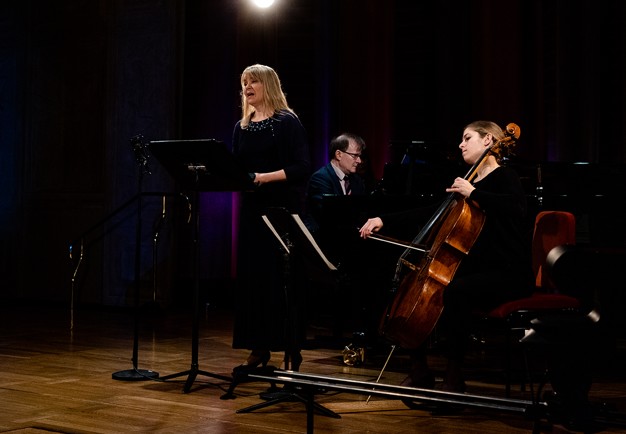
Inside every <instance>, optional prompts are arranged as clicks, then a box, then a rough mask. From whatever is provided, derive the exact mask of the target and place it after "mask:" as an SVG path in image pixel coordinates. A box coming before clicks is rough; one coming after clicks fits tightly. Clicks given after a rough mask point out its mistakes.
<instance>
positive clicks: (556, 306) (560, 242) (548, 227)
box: [487, 211, 582, 397]
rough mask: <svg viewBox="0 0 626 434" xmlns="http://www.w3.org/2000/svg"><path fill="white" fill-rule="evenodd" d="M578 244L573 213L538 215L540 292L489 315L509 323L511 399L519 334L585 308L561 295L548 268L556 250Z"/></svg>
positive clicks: (535, 242)
mask: <svg viewBox="0 0 626 434" xmlns="http://www.w3.org/2000/svg"><path fill="white" fill-rule="evenodd" d="M575 243H576V218H575V216H574V215H573V214H572V213H570V212H566V211H541V212H540V213H539V214H537V216H536V218H535V226H534V230H533V237H532V266H533V271H534V273H535V277H536V280H535V286H536V290H535V292H534V293H533V294H532V295H531V296H530V297H526V298H522V299H520V300H514V301H510V302H507V303H504V304H502V305H500V306H498V307H496V308H495V309H493V310H492V311H491V312H489V313H488V314H487V319H488V320H490V321H492V320H496V321H498V322H504V323H505V340H506V367H505V370H506V386H505V387H506V392H505V393H506V396H507V397H509V396H510V393H511V353H512V351H511V346H512V336H513V334H514V333H515V331H520V332H521V331H523V330H528V329H529V328H530V321H531V320H532V319H534V318H537V317H538V316H541V315H545V314H547V313H555V312H556V313H563V312H579V311H580V309H581V307H582V306H581V305H582V303H581V301H580V300H579V299H578V298H575V297H572V296H569V295H566V294H563V293H560V292H559V289H558V288H557V285H555V283H554V282H553V280H552V279H551V277H550V273H549V270H548V266H547V265H546V259H547V257H548V254H549V253H550V251H551V250H552V249H554V248H555V247H559V246H565V245H567V246H571V245H574V244H575ZM522 386H523V385H522Z"/></svg>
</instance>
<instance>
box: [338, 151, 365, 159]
mask: <svg viewBox="0 0 626 434" xmlns="http://www.w3.org/2000/svg"><path fill="white" fill-rule="evenodd" d="M339 152H343V153H344V154H348V155H349V156H351V157H352V158H354V159H355V160H356V159H357V158H361V154H355V153H354V152H346V151H342V150H341V149H339Z"/></svg>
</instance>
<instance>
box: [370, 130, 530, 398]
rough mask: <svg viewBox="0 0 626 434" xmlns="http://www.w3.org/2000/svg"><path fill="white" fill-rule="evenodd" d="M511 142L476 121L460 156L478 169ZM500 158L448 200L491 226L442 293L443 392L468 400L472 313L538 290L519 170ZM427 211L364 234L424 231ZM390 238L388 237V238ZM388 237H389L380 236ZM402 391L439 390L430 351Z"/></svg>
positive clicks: (417, 358)
mask: <svg viewBox="0 0 626 434" xmlns="http://www.w3.org/2000/svg"><path fill="white" fill-rule="evenodd" d="M504 137H505V134H504V132H503V131H502V129H501V128H500V127H499V126H498V125H497V124H496V123H494V122H490V121H476V122H472V123H470V124H469V125H467V126H466V127H465V129H464V131H463V136H462V140H461V143H460V144H459V149H460V150H461V154H462V157H463V160H464V161H465V162H466V163H467V164H469V165H474V164H475V163H476V162H477V161H479V160H480V158H481V156H483V154H484V153H485V150H486V149H487V148H489V147H490V146H492V145H493V144H494V143H495V142H496V141H499V140H502V139H503V138H504ZM501 163H502V161H501V156H500V155H498V154H491V153H489V154H487V155H486V156H483V160H482V161H481V162H480V165H479V166H478V167H477V170H476V176H475V177H474V178H473V179H471V181H470V180H466V179H464V178H456V179H454V182H453V183H452V185H450V187H448V188H446V191H447V192H448V193H458V194H459V195H461V196H463V197H464V198H468V199H469V200H471V201H473V202H474V203H475V204H477V206H478V207H479V208H480V209H481V210H482V211H483V212H484V214H485V220H484V226H483V229H482V231H481V232H480V234H479V235H478V238H477V239H476V241H475V243H474V245H473V246H472V248H471V250H470V252H469V253H468V255H467V256H466V257H465V258H464V259H463V260H462V261H461V262H460V265H459V268H458V270H457V271H456V273H455V274H454V276H453V278H452V280H451V281H450V283H449V284H448V285H447V286H446V287H445V289H444V292H443V306H444V309H443V312H442V315H441V317H440V318H439V320H438V322H437V331H438V334H440V335H442V337H444V338H445V344H444V352H445V355H446V358H447V368H446V373H445V375H444V382H443V384H441V385H438V386H437V388H438V389H439V388H441V390H445V391H451V392H458V393H463V392H465V389H466V385H465V381H464V377H463V373H462V366H463V359H464V357H465V352H466V345H467V342H468V339H469V333H470V330H471V329H470V325H471V317H472V312H475V311H477V310H479V311H487V310H489V309H491V308H495V307H496V306H498V305H499V304H501V303H503V302H506V301H509V300H513V299H516V298H520V297H523V296H526V295H528V294H529V293H530V291H531V288H532V285H533V275H532V268H531V254H530V229H529V225H528V223H527V222H528V220H527V219H526V208H527V206H526V196H525V194H524V191H523V188H522V185H521V182H520V179H519V177H518V175H517V173H516V172H515V170H513V169H512V168H509V167H506V166H504V165H501ZM421 215H423V212H422V210H414V211H410V212H403V213H396V214H389V215H383V216H381V217H375V218H371V219H369V220H367V222H366V223H365V224H364V225H363V226H362V227H361V229H360V235H361V237H362V238H368V237H369V236H371V235H372V233H374V232H378V231H379V230H381V229H382V228H383V220H384V225H385V227H386V229H389V228H398V227H403V226H406V225H412V226H418V227H417V229H419V225H420V224H423V222H418V221H416V218H418V217H416V216H421ZM383 233H384V231H383ZM381 234H382V233H381ZM401 384H402V385H403V386H410V387H419V388H434V387H435V377H434V375H433V373H432V371H431V370H430V369H429V367H428V363H427V353H426V345H425V344H422V345H421V346H420V347H419V348H417V349H415V350H412V354H411V371H410V372H409V375H408V376H407V377H406V379H404V381H403V382H402V383H401Z"/></svg>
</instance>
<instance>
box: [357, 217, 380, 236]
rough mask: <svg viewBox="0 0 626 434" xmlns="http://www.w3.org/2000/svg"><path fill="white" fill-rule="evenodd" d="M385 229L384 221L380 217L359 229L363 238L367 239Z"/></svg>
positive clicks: (372, 219) (367, 222) (368, 221)
mask: <svg viewBox="0 0 626 434" xmlns="http://www.w3.org/2000/svg"><path fill="white" fill-rule="evenodd" d="M382 227H383V221H382V219H381V218H380V217H374V218H371V219H369V220H367V221H366V222H365V224H364V225H363V227H362V228H361V229H359V233H360V234H361V238H367V237H369V236H370V235H372V233H373V232H378V231H379V230H380V228H382Z"/></svg>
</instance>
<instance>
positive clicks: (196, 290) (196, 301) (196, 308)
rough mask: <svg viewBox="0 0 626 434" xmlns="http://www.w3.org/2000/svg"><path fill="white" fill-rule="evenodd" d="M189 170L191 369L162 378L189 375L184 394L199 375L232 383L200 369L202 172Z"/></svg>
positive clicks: (224, 377)
mask: <svg viewBox="0 0 626 434" xmlns="http://www.w3.org/2000/svg"><path fill="white" fill-rule="evenodd" d="M189 170H193V171H194V172H195V177H196V188H195V190H194V192H193V196H194V205H193V207H194V208H193V213H194V215H193V219H194V240H193V242H194V248H193V256H194V258H193V275H194V277H193V280H194V282H193V313H192V326H191V367H190V369H188V370H186V371H183V372H179V373H177V374H171V375H166V376H164V377H162V379H163V380H169V379H171V378H176V377H181V376H184V375H187V381H185V385H184V387H183V392H184V393H188V392H189V391H190V390H191V386H193V383H194V382H195V381H196V377H197V376H198V375H204V376H206V377H213V378H218V379H220V380H224V381H231V380H232V378H230V377H226V376H224V375H219V374H214V373H212V372H207V371H202V370H200V368H199V363H198V340H199V330H198V329H199V323H200V318H199V315H200V276H199V274H200V273H199V269H200V267H199V262H200V211H199V207H200V201H199V198H200V195H199V193H198V190H199V187H198V170H202V169H200V168H198V167H194V166H191V165H190V166H189Z"/></svg>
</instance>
